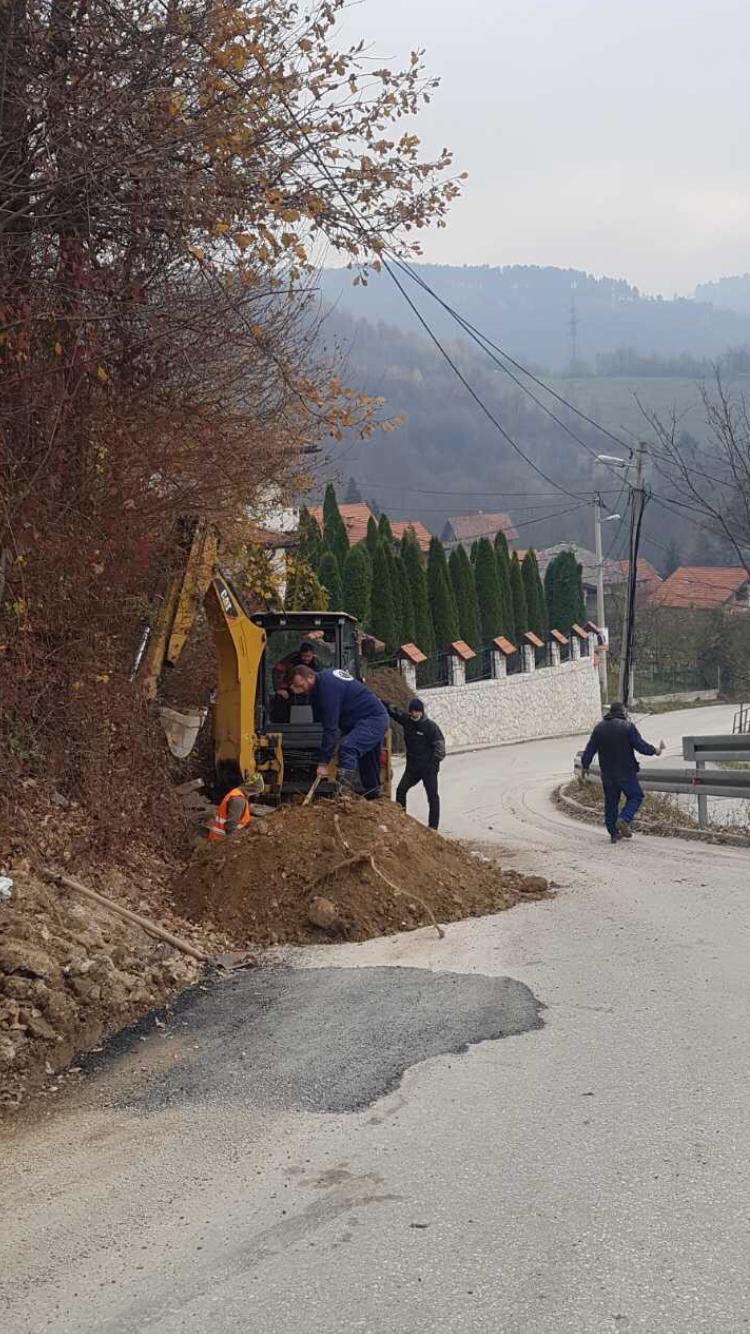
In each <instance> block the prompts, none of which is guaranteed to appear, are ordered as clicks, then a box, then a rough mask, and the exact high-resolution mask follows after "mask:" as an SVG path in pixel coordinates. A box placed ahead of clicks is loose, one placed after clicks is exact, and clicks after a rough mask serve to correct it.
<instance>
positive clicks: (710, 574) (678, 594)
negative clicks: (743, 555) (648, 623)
mask: <svg viewBox="0 0 750 1334" xmlns="http://www.w3.org/2000/svg"><path fill="white" fill-rule="evenodd" d="M749 583H750V577H749V576H748V573H747V570H745V569H744V568H743V567H742V566H733V565H681V566H680V568H679V569H678V570H675V572H674V574H670V576H669V578H668V579H665V580H664V582H663V583H661V584H659V586H658V588H656V589H655V590H654V592H653V593H652V595H651V606H652V607H697V608H700V609H703V610H711V609H712V608H717V607H723V606H725V605H726V604H727V603H730V604H739V605H741V606H748V605H750V600H749V599H748V596H747V593H748V588H747V586H748V584H749Z"/></svg>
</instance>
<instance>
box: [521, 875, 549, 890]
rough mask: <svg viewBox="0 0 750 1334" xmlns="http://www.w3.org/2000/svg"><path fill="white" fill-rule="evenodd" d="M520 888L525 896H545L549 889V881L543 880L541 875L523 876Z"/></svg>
mask: <svg viewBox="0 0 750 1334" xmlns="http://www.w3.org/2000/svg"><path fill="white" fill-rule="evenodd" d="M521 888H522V889H523V890H525V891H526V893H527V894H546V892H547V890H548V889H549V881H548V880H545V878H544V876H543V875H525V876H524V878H523V880H522V882H521Z"/></svg>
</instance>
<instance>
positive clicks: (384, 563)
mask: <svg viewBox="0 0 750 1334" xmlns="http://www.w3.org/2000/svg"><path fill="white" fill-rule="evenodd" d="M369 628H370V631H371V633H372V634H373V635H375V637H376V638H377V639H382V640H383V643H384V644H385V651H386V653H388V654H390V653H394V652H395V650H396V649H397V648H398V625H397V623H396V616H395V612H394V608H393V595H392V593H391V580H390V574H389V571H388V556H387V554H386V549H385V547H384V546H383V543H382V542H378V545H377V548H376V550H375V559H374V560H373V563H372V593H371V595H370V623H369Z"/></svg>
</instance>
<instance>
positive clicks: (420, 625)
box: [401, 531, 435, 657]
mask: <svg viewBox="0 0 750 1334" xmlns="http://www.w3.org/2000/svg"><path fill="white" fill-rule="evenodd" d="M401 560H402V561H403V565H404V569H405V571H406V575H407V578H408V581H409V590H410V592H411V599H412V603H413V606H414V643H415V644H416V645H417V648H421V650H422V652H423V653H426V654H427V655H428V657H429V655H430V654H431V653H432V652H434V649H435V633H434V629H433V625H432V616H431V614H430V603H429V598H428V595H427V576H426V574H425V570H424V565H423V563H422V552H421V550H420V548H419V543H418V542H417V540H416V538H415V537H414V534H413V533H410V532H408V531H407V532H406V533H404V536H403V539H402V542H401Z"/></svg>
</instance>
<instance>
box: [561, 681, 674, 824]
mask: <svg viewBox="0 0 750 1334" xmlns="http://www.w3.org/2000/svg"><path fill="white" fill-rule="evenodd" d="M663 750H664V742H663V741H661V742H660V743H659V749H658V750H657V749H656V746H652V745H651V743H650V742H648V741H644V740H643V737H642V736H641V734H640V732H639V731H638V728H637V727H636V725H635V723H631V722H630V720H629V718H628V715H627V712H626V710H625V705H624V704H619V703H618V704H613V705H612V706H611V707H610V710H609V712H608V713H605V715H604V717H603V718H602V721H601V722H600V723H597V724H596V727H595V728H594V730H593V732H592V733H591V736H590V738H589V742H588V745H587V746H586V749H585V750H584V752H583V755H582V756H581V768H582V769H583V776H584V778H585V777H586V776H587V775H588V771H589V766H590V764H591V761H592V760H593V758H594V756H595V755H597V754H598V756H599V770H600V772H601V776H602V787H603V788H604V823H605V825H606V826H607V829H608V831H609V836H610V838H611V839H612V842H613V843H616V842H617V840H618V839H620V838H632V837H633V831H632V829H631V827H630V826H631V824H632V823H633V820H634V819H635V816H636V814H637V812H638V809H639V807H640V805H641V802H642V801H643V788H642V787H641V785H640V783H639V782H638V761H637V759H636V758H635V752H636V751H638V753H639V755H661V753H662V751H663ZM621 796H624V797H625V805H624V806H623V808H622V810H620V797H621Z"/></svg>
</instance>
